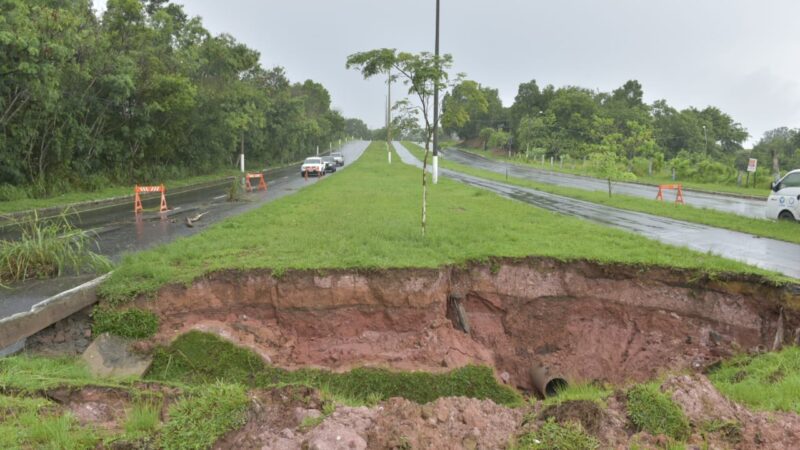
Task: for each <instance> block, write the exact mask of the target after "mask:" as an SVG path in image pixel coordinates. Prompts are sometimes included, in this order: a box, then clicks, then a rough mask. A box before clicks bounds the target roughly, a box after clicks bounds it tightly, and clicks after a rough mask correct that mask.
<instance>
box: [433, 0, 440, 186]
mask: <svg viewBox="0 0 800 450" xmlns="http://www.w3.org/2000/svg"><path fill="white" fill-rule="evenodd" d="M434 61H435V62H436V68H437V74H436V80H435V81H434V83H433V184H436V183H438V182H439V138H438V136H437V135H438V133H437V131H438V129H439V79H440V77H439V73H438V70H441V66H440V65H439V0H436V49H435V52H434Z"/></svg>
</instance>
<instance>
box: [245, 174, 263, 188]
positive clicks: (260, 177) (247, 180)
mask: <svg viewBox="0 0 800 450" xmlns="http://www.w3.org/2000/svg"><path fill="white" fill-rule="evenodd" d="M251 178H258V190H259V191H266V190H267V182H266V180H264V174H263V173H260V172H259V173H247V174H245V177H244V185H245V189H247V192H252V191H253V185H252V184H250V179H251Z"/></svg>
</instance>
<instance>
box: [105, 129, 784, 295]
mask: <svg viewBox="0 0 800 450" xmlns="http://www.w3.org/2000/svg"><path fill="white" fill-rule="evenodd" d="M385 156H386V154H385V146H384V145H383V144H382V143H373V144H372V145H371V146H370V147H369V149H368V150H367V151H366V152H365V154H364V155H363V156H362V157H361V158H360V159H359V160H358V161H356V162H354V163H352V164H351V165H350V167H349V168H348V169H347V170H345V171H343V172H341V173H339V174H337V175H335V176H331V177H326V179H325V180H324V181H322V182H321V183H316V184H314V185H313V186H309V187H308V188H305V189H303V190H302V191H301V192H298V193H296V194H294V195H292V196H288V197H284V198H282V199H280V200H277V201H275V202H272V203H269V204H267V205H264V206H263V207H261V208H259V209H256V210H254V211H250V212H248V213H245V214H243V215H240V216H237V217H234V218H231V219H227V220H225V221H223V222H220V223H217V224H215V225H213V226H211V227H209V228H208V229H207V230H206V231H204V232H203V233H200V234H197V235H194V236H191V237H189V238H185V239H180V240H177V241H174V242H172V243H170V244H167V245H163V246H160V247H157V248H154V249H152V250H149V251H145V252H141V253H137V254H134V255H130V256H127V257H126V258H124V260H123V262H122V263H121V264H120V266H119V267H118V268H117V269H116V270H115V271H114V273H113V274H112V275H111V276H110V277H109V279H108V280H107V281H106V282H105V283H103V284H102V285H101V286H100V289H99V291H100V294H101V296H103V297H104V299H105V300H106V301H107V302H110V303H119V302H124V301H128V300H130V299H132V298H134V297H135V296H137V295H139V294H145V295H152V294H154V293H155V292H156V291H157V290H158V289H159V288H160V287H161V286H164V285H165V284H168V283H184V284H188V283H190V282H191V281H192V280H194V279H195V278H197V277H199V276H202V275H204V274H207V273H210V272H214V271H218V270H223V269H240V270H247V269H259V268H271V269H273V270H274V271H276V272H278V273H280V272H282V271H284V270H286V269H318V268H404V267H406V268H408V267H415V268H424V267H439V266H442V265H445V264H461V263H464V262H467V261H471V260H486V259H487V258H489V257H493V256H496V257H501V256H502V257H525V256H541V257H553V258H557V259H561V260H574V259H587V260H592V261H598V262H603V263H627V264H633V265H658V266H673V267H680V268H686V269H698V270H702V271H704V272H705V273H709V274H711V275H712V276H713V275H714V274H718V273H721V272H739V273H758V274H762V275H768V274H770V273H769V272H766V271H763V270H760V269H757V268H754V267H751V266H747V265H745V264H742V263H739V262H735V261H731V260H727V259H723V258H720V257H718V256H714V255H709V254H702V253H698V252H694V251H691V250H688V249H685V248H677V247H673V246H669V245H665V244H661V243H658V242H656V241H654V240H650V239H646V238H644V237H641V236H637V235H635V234H632V233H628V232H625V231H621V230H617V229H613V228H610V227H604V226H601V225H597V224H593V223H590V222H587V221H584V220H580V219H577V218H573V217H566V216H563V215H559V214H555V213H552V212H549V211H545V210H542V209H539V208H535V207H531V206H529V205H526V204H523V203H520V202H517V201H513V200H509V199H504V198H501V197H499V196H497V195H494V194H492V193H489V192H486V191H484V190H481V189H477V188H473V187H469V186H465V185H463V184H461V183H457V182H454V181H450V180H446V179H443V180H441V181H440V183H439V184H437V185H435V186H431V190H430V196H429V208H428V233H427V235H426V236H424V237H423V236H422V235H421V232H420V201H421V200H420V198H421V187H420V171H419V169H416V168H412V167H410V166H407V165H405V164H398V163H395V164H391V165H389V164H387V163H386V160H385ZM331 205H336V207H335V211H331ZM323 236H324V237H326V239H327V241H326V242H325V244H324V245H321V244H320V241H321V238H322V237H323ZM769 276H774V274H772V275H769ZM775 279H776V280H778V279H781V278H780V277H777V276H775Z"/></svg>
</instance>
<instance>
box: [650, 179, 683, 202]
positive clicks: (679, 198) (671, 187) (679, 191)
mask: <svg viewBox="0 0 800 450" xmlns="http://www.w3.org/2000/svg"><path fill="white" fill-rule="evenodd" d="M668 190H674V191H677V194H675V204H676V205H677V204H679V203H680V204H681V205H685V204H686V202H684V201H683V185H680V184H659V185H658V194H657V195H656V200H662V201H663V200H664V191H668Z"/></svg>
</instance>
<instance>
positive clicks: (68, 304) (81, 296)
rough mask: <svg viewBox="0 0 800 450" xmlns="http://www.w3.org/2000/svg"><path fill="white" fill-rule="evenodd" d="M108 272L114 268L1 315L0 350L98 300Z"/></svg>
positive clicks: (16, 343) (14, 344)
mask: <svg viewBox="0 0 800 450" xmlns="http://www.w3.org/2000/svg"><path fill="white" fill-rule="evenodd" d="M109 275H111V272H109V273H107V274H105V275H102V276H99V277H97V278H95V279H93V280H90V281H87V282H85V283H83V284H81V285H79V286H76V287H74V288H72V289H68V290H66V291H63V292H60V293H58V294H56V295H53V296H52V297H49V298H47V299H45V300H42V301H41V302H39V303H37V304H35V305H33V306H32V307H31V308H30V309H29V310H28V311H25V312H21V313H17V314H14V315H11V316H8V317H4V318H3V319H0V353H2V350H4V349H7V348H9V347H12V346H15V347H16V346H17V345H19V343H20V342H21V341H24V340H25V339H27V338H28V337H30V336H32V335H34V334H36V333H38V332H39V331H41V330H43V329H45V328H47V327H49V326H50V325H52V324H54V323H56V322H58V321H59V320H62V319H65V318H67V317H69V316H71V315H72V314H75V313H76V312H78V311H80V310H82V309H83V308H86V307H87V306H90V305H92V304H94V303H97V286H98V285H100V283H102V282H103V281H105V279H106V278H108V277H109Z"/></svg>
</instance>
